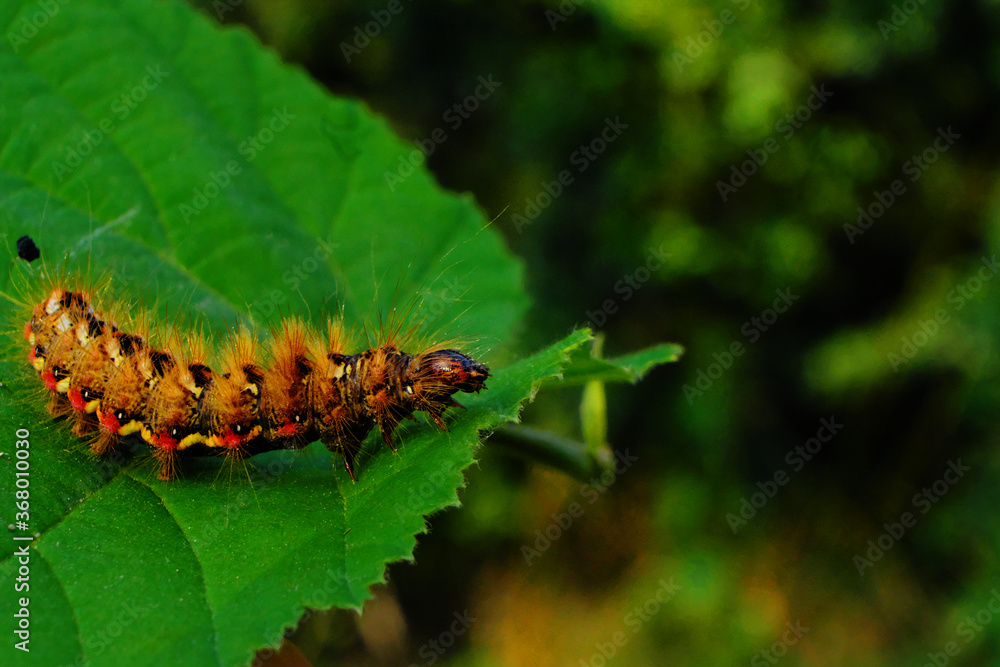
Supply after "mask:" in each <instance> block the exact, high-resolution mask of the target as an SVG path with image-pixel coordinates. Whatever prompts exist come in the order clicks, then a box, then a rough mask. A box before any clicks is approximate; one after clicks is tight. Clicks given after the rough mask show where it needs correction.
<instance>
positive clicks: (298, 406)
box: [24, 239, 490, 480]
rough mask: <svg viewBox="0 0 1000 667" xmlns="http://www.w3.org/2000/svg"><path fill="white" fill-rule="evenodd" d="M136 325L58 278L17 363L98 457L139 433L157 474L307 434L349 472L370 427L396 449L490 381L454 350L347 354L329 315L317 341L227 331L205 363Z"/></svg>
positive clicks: (392, 348) (392, 339) (191, 346)
mask: <svg viewBox="0 0 1000 667" xmlns="http://www.w3.org/2000/svg"><path fill="white" fill-rule="evenodd" d="M29 240H30V239H29ZM136 321H137V320H136V319H134V318H133V319H132V320H129V323H127V324H123V325H122V326H121V327H119V325H118V324H117V323H116V320H115V318H114V317H113V316H112V314H111V313H110V312H107V311H105V310H102V309H101V308H100V307H99V304H96V303H95V299H94V298H93V295H92V294H91V292H89V291H88V290H86V289H76V288H72V289H69V288H65V287H59V286H57V287H55V288H53V289H52V290H51V292H50V293H49V294H48V295H47V296H46V297H45V299H44V300H43V301H41V303H38V304H36V305H35V306H34V308H33V310H32V313H31V316H30V319H29V321H28V322H27V323H26V325H25V329H24V336H25V339H26V340H27V342H28V345H29V349H28V351H27V358H28V362H29V363H30V364H31V366H32V367H33V368H34V369H35V371H37V372H38V374H39V377H40V378H41V380H42V383H43V384H44V386H45V388H46V389H47V390H48V392H49V395H50V400H49V405H48V408H49V411H50V412H51V413H52V414H53V415H55V416H64V417H66V418H67V419H68V420H69V421H71V422H72V425H73V432H74V433H75V434H77V435H80V436H85V435H96V437H95V438H94V440H93V442H92V444H91V450H92V451H93V452H94V453H96V454H106V453H108V452H109V451H111V450H113V449H115V448H117V447H119V446H120V445H122V444H124V443H126V442H128V441H136V440H141V441H143V442H145V443H146V445H148V447H149V448H150V450H151V452H152V454H153V456H154V457H155V458H156V460H157V461H158V463H159V466H160V470H159V476H160V479H163V480H170V479H173V478H174V477H175V476H176V466H177V462H178V458H179V457H181V456H188V455H191V456H196V455H209V454H217V453H224V454H227V455H230V456H239V457H242V456H248V455H253V454H257V453H260V452H264V451H271V450H276V449H301V448H303V447H305V445H307V444H308V443H310V442H312V441H314V440H317V439H318V440H321V441H322V442H323V443H324V444H325V445H326V446H327V448H328V449H329V450H330V451H332V452H334V453H337V454H340V455H341V456H342V458H343V462H344V467H345V468H346V470H347V472H348V474H349V475H350V476H351V479H355V456H356V454H357V452H358V451H359V450H360V448H361V444H362V442H363V441H364V439H365V438H366V437H367V436H368V434H369V433H370V432H371V431H372V429H373V428H374V427H376V426H378V428H379V430H380V432H381V435H382V440H383V442H385V444H386V445H387V446H388V447H389V448H390V449H392V450H393V451H395V446H394V444H393V431H394V430H395V429H396V427H397V426H398V425H399V424H400V422H402V421H403V420H405V419H411V420H412V419H414V417H413V414H414V413H415V412H426V413H427V414H428V415H429V416H430V418H431V420H432V421H433V422H434V423H435V424H436V425H437V426H438V427H439V428H441V429H442V430H447V428H446V426H445V423H444V420H443V419H442V416H443V414H444V412H445V410H447V409H448V408H452V407H458V408H461V407H463V406H462V405H461V404H460V403H458V402H457V401H455V400H454V398H453V395H454V394H456V393H458V392H465V393H473V392H475V393H478V392H479V391H480V390H481V389H484V388H485V387H486V385H485V383H486V379H487V378H488V377H489V376H490V372H489V369H488V368H487V367H486V366H485V365H484V364H482V363H480V362H478V361H476V360H475V359H473V358H472V357H470V356H468V355H466V354H464V353H462V352H460V351H459V350H457V349H453V348H447V347H443V346H432V347H430V348H427V349H425V350H423V351H421V352H416V353H409V352H405V351H403V350H402V349H400V346H399V345H400V343H399V340H398V336H397V335H390V336H389V339H388V340H386V341H385V342H384V343H382V344H380V345H377V346H375V347H371V348H370V349H366V350H362V351H361V352H356V353H353V354H351V353H349V350H348V343H347V340H346V336H345V334H344V331H343V328H342V327H341V326H340V325H339V324H338V323H331V324H330V325H328V327H327V332H326V335H325V336H324V337H323V338H322V339H321V337H320V336H319V335H318V334H317V333H316V332H314V331H313V330H311V329H310V328H309V327H307V326H306V325H305V324H304V323H303V322H301V321H299V320H296V319H287V320H284V321H283V322H282V323H281V328H280V330H279V331H275V332H274V335H273V338H272V340H271V342H270V344H269V346H268V349H267V350H266V351H265V352H263V353H262V352H261V351H260V350H259V346H258V343H257V341H255V340H254V338H253V337H252V336H251V335H250V333H249V332H247V331H245V330H244V331H241V332H239V333H237V334H236V335H235V336H234V337H233V339H232V340H230V341H229V342H228V343H226V345H225V346H224V349H225V351H224V353H223V354H222V357H221V360H220V363H218V364H217V365H215V366H214V367H213V366H212V365H210V364H209V363H208V361H209V359H208V354H207V352H206V350H205V347H204V344H203V343H202V342H201V341H200V340H199V339H197V338H195V339H192V340H185V341H184V344H176V343H174V344H170V345H167V346H164V348H163V349H159V348H158V347H157V346H154V345H153V344H152V343H151V338H150V335H149V332H148V328H147V327H146V326H145V325H142V324H136ZM138 321H142V318H139V320H138ZM129 329H132V330H131V331H129Z"/></svg>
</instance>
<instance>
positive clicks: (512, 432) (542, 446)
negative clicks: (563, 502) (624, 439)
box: [489, 424, 614, 481]
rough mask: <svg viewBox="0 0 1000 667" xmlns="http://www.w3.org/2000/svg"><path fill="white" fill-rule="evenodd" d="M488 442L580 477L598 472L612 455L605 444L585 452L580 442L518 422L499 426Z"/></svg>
mask: <svg viewBox="0 0 1000 667" xmlns="http://www.w3.org/2000/svg"><path fill="white" fill-rule="evenodd" d="M489 442H490V444H497V445H500V446H503V447H507V448H508V449H511V450H514V451H516V452H518V453H520V454H523V455H524V456H526V457H528V458H530V459H534V460H536V461H539V462H541V463H545V464H546V465H550V466H552V467H553V468H556V469H557V470H562V471H563V472H565V473H567V474H569V475H572V476H573V477H575V478H576V479H579V480H581V481H586V480H588V479H590V478H591V477H593V476H594V475H595V474H597V473H599V472H601V471H602V470H604V469H605V468H607V467H608V466H609V465H610V464H611V463H612V462H613V459H614V454H613V453H612V451H611V449H610V448H609V447H607V446H606V445H605V446H604V447H602V448H600V449H597V450H595V451H593V452H588V451H587V447H586V446H585V445H584V444H583V443H581V442H576V441H575V440H570V439H569V438H564V437H562V436H561V435H557V434H555V433H552V432H550V431H541V430H539V429H535V428H531V427H529V426H521V425H519V424H506V425H505V426H502V427H500V428H498V429H497V430H496V431H495V432H494V433H493V436H492V437H491V438H490V440H489Z"/></svg>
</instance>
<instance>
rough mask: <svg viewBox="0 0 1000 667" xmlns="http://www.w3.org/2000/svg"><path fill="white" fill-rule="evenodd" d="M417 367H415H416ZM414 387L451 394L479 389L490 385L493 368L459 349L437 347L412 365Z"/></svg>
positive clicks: (419, 357) (418, 358)
mask: <svg viewBox="0 0 1000 667" xmlns="http://www.w3.org/2000/svg"><path fill="white" fill-rule="evenodd" d="M414 367H415V368H414ZM411 371H412V373H411V375H412V378H413V385H414V388H415V389H416V387H418V386H419V387H420V388H422V389H428V390H430V391H432V392H433V393H436V394H444V395H446V396H450V395H451V394H454V393H455V392H458V391H462V392H465V393H472V392H478V391H479V390H480V389H484V388H485V387H486V378H488V377H489V376H490V369H489V368H487V367H486V364H482V363H479V362H478V361H476V360H475V359H473V358H472V357H470V356H468V355H465V354H463V353H461V352H459V351H458V350H452V349H447V350H435V351H433V352H428V353H427V354H423V355H420V356H418V357H417V358H416V359H414V360H413V363H412V364H411Z"/></svg>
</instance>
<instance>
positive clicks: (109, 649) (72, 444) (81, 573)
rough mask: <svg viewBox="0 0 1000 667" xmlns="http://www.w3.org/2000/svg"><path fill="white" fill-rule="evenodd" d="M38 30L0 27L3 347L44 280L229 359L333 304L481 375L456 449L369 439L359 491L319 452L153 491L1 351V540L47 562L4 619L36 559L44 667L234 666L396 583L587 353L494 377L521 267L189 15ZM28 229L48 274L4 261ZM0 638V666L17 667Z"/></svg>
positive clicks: (36, 644) (37, 652)
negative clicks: (443, 348) (218, 345)
mask: <svg viewBox="0 0 1000 667" xmlns="http://www.w3.org/2000/svg"><path fill="white" fill-rule="evenodd" d="M52 7H53V11H52V13H51V14H46V17H45V20H44V22H43V21H41V20H40V19H38V17H37V12H39V11H40V9H39V8H40V5H39V4H37V3H34V2H25V3H13V2H5V3H2V4H0V26H3V27H4V34H5V35H7V36H8V37H9V36H10V35H14V36H16V37H18V39H10V38H8V39H5V40H3V41H0V228H2V230H3V235H4V239H5V245H6V247H7V248H8V252H7V253H3V256H2V257H0V267H2V273H0V280H2V281H3V291H4V293H5V294H6V295H7V296H9V297H11V298H12V299H13V300H16V301H20V302H22V304H23V306H22V307H15V306H12V305H11V303H10V301H9V300H7V299H3V298H0V323H2V325H3V328H4V330H5V331H8V332H10V333H11V334H12V335H13V336H14V338H17V337H18V336H19V332H20V331H21V328H22V327H23V323H24V321H25V318H26V316H27V310H26V308H27V307H30V305H31V304H32V303H35V302H37V301H38V300H39V299H40V298H41V295H42V294H43V292H44V289H45V285H46V284H47V279H46V278H45V276H43V275H39V272H41V273H43V274H47V275H49V276H51V275H58V276H63V280H64V281H67V282H69V281H73V280H74V279H75V278H74V277H73V276H78V277H79V276H82V277H81V279H82V280H85V281H87V280H89V281H97V280H101V279H108V280H110V281H111V283H112V284H113V285H115V286H116V288H115V289H116V290H118V291H121V290H122V289H124V290H125V291H126V292H127V293H128V295H129V296H130V297H132V298H134V299H136V300H137V301H138V302H139V303H140V304H141V305H144V306H146V307H148V308H150V309H152V310H153V311H154V312H155V313H157V316H158V317H159V318H162V319H164V320H166V321H171V322H177V323H179V324H181V325H190V324H191V323H192V322H193V321H195V319H196V317H197V318H198V321H200V322H204V323H205V324H206V326H207V327H208V330H209V332H211V333H212V334H213V335H214V336H215V337H217V338H218V337H222V336H224V335H225V334H226V331H227V330H228V329H229V328H231V327H233V326H235V325H236V324H237V323H238V322H240V321H244V320H252V322H253V323H255V324H256V325H257V328H258V330H259V331H261V332H262V333H261V337H266V331H267V325H273V324H274V323H275V322H277V321H278V320H279V319H280V318H281V317H282V316H286V315H297V316H301V317H305V318H306V319H308V320H310V321H311V322H313V323H314V324H315V325H317V326H320V325H321V324H322V322H323V320H324V319H325V318H326V317H327V316H328V315H331V314H332V315H339V314H340V312H341V308H342V309H343V316H344V318H345V320H346V322H347V323H348V324H349V325H351V326H352V327H354V329H355V330H356V331H357V332H358V333H359V334H360V333H362V330H366V331H371V330H372V329H377V328H378V326H379V325H378V321H379V320H378V316H379V314H380V313H381V314H382V315H383V316H384V317H389V318H395V319H397V320H402V321H407V322H420V323H421V324H422V330H424V331H429V332H431V333H432V334H433V333H437V334H439V335H448V336H456V337H459V338H460V339H461V340H462V341H464V342H462V348H463V349H464V350H466V351H468V352H471V353H473V354H474V355H475V356H477V358H480V359H482V360H483V361H485V362H486V363H489V364H490V365H491V367H492V368H493V371H494V377H492V378H490V380H489V382H488V387H489V389H488V391H485V392H483V393H482V394H481V395H478V396H472V397H465V398H462V399H461V400H462V401H463V403H464V404H465V405H467V407H468V410H466V411H454V412H453V413H450V414H449V415H448V423H449V431H448V432H447V433H442V432H440V431H438V430H437V429H436V428H435V427H433V426H432V425H429V424H427V423H424V422H421V423H419V424H411V425H409V426H407V427H405V428H402V429H400V431H399V435H400V440H401V442H402V446H401V447H400V449H399V453H398V454H393V453H392V452H390V451H389V450H388V449H387V448H385V447H384V446H382V445H379V444H376V443H375V441H374V439H371V440H370V441H369V444H368V445H367V446H366V448H365V450H364V451H363V452H362V453H361V454H360V456H359V459H358V462H359V467H360V475H359V479H358V481H357V483H353V482H351V481H350V480H349V479H348V478H347V477H346V474H345V473H344V472H343V471H342V470H340V469H339V468H338V469H336V470H333V465H334V462H333V461H332V459H331V456H330V454H329V453H328V452H327V451H326V450H325V449H324V448H323V447H322V446H321V445H319V444H318V443H317V444H314V445H312V446H310V447H309V448H307V450H306V451H305V452H301V453H297V454H292V453H289V452H272V453H269V454H265V455H261V456H258V457H255V458H254V459H253V461H252V463H253V466H252V467H251V469H250V470H249V471H245V470H244V469H243V468H242V467H237V468H236V469H232V468H228V467H227V466H226V465H225V464H224V463H223V462H221V461H220V460H217V459H210V460H199V461H196V462H192V463H191V464H190V465H189V466H187V467H186V469H185V472H184V476H183V478H182V479H180V480H177V481H174V482H171V483H164V482H160V481H158V480H157V479H156V473H155V470H153V467H152V466H151V465H149V461H150V459H149V457H137V458H136V459H134V460H132V461H126V462H123V464H122V465H119V464H118V463H115V462H106V461H95V460H93V459H92V458H91V457H89V455H88V454H87V447H86V443H85V442H84V441H83V440H81V439H79V438H76V437H74V436H72V435H71V434H70V433H69V430H68V428H67V427H66V426H65V424H61V423H56V422H53V421H52V420H51V419H50V418H49V416H48V415H47V413H46V412H45V410H44V409H43V403H44V397H43V394H44V392H43V391H42V390H41V389H40V386H39V382H38V380H37V378H35V377H32V376H31V374H30V373H29V370H30V369H28V367H27V364H26V357H25V355H26V350H25V349H24V348H23V340H15V341H14V342H13V343H12V345H11V346H10V349H9V350H8V351H7V352H5V354H4V356H3V359H2V360H0V380H2V381H3V383H4V386H3V387H2V388H0V424H2V426H3V428H2V431H0V438H2V440H0V454H2V455H0V499H2V501H0V522H2V523H0V525H11V524H13V523H14V522H15V516H14V512H15V507H14V502H15V500H14V498H15V495H14V494H15V491H16V487H15V485H16V479H17V478H16V476H15V473H16V472H17V469H16V465H17V464H16V459H15V458H14V454H15V448H14V440H15V431H16V429H20V428H24V429H27V430H28V431H29V432H30V437H29V438H28V440H29V442H30V445H31V446H30V449H29V450H27V451H30V458H29V459H28V465H29V470H28V472H29V476H28V477H27V478H26V479H28V480H29V482H30V486H29V489H28V490H29V493H30V518H29V520H28V524H29V531H28V532H27V533H25V531H21V530H18V529H16V528H15V529H13V530H11V531H10V532H11V534H12V536H13V535H18V536H23V535H26V534H27V535H32V536H34V537H35V539H34V540H33V541H31V542H17V541H13V540H9V539H8V540H5V541H4V542H3V546H2V547H0V587H2V589H3V590H4V591H5V593H4V594H3V595H0V613H2V614H4V615H5V617H6V618H8V619H12V618H14V617H13V614H14V613H15V611H16V610H17V608H18V600H17V595H16V594H15V593H14V590H15V588H14V587H15V584H16V583H17V582H16V579H17V577H18V576H19V574H18V568H19V567H20V563H19V562H18V558H19V557H20V556H17V555H15V552H16V550H17V549H19V548H20V547H21V546H23V545H25V544H30V548H29V556H28V560H29V568H30V575H29V580H28V581H27V583H28V584H29V586H30V589H28V590H27V591H26V592H24V595H25V596H26V597H27V598H29V599H30V604H29V606H28V609H29V612H30V614H31V615H30V623H31V625H30V629H31V644H30V647H31V658H33V659H34V660H35V661H37V662H38V663H39V664H83V662H84V661H88V664H92V665H105V664H106V665H120V664H170V665H173V664H219V665H232V664H242V663H246V662H247V661H248V660H249V659H250V658H251V656H252V655H253V651H254V650H256V649H258V648H260V647H263V646H265V645H272V646H273V645H277V644H278V643H279V641H280V639H281V631H282V630H283V629H284V628H286V627H290V626H293V625H294V624H295V623H296V622H297V621H298V619H299V618H300V617H301V616H302V613H303V609H304V608H305V607H314V608H328V607H331V606H340V607H354V608H357V607H360V606H361V604H362V603H363V601H364V600H365V599H366V598H367V597H368V595H369V593H368V589H369V586H370V585H372V584H373V583H376V582H379V581H381V580H382V578H383V573H384V568H385V565H386V563H388V562H392V561H396V560H399V559H405V558H411V557H412V554H413V548H414V545H415V535H416V534H418V533H420V532H422V531H423V530H424V529H425V524H424V516H425V515H426V514H429V513H432V512H435V511H438V510H440V509H442V508H445V507H448V506H452V505H456V504H458V496H457V493H456V491H457V489H458V488H460V487H461V486H462V485H463V477H462V470H463V469H464V468H465V467H467V466H468V465H469V464H470V463H471V462H472V460H473V453H474V449H475V447H476V445H477V443H478V433H479V431H480V430H481V429H491V428H494V427H496V426H497V425H499V424H502V423H504V422H506V421H509V420H512V419H516V417H517V415H518V412H519V406H520V404H521V402H523V401H524V400H525V399H527V398H529V397H530V396H531V395H532V394H533V393H534V392H535V391H536V390H537V388H538V386H539V384H540V383H541V382H542V381H543V380H545V379H546V378H549V377H553V376H555V375H558V373H559V372H560V371H561V368H562V364H563V363H564V362H565V357H566V354H568V353H569V352H570V351H571V350H572V349H574V348H575V347H576V346H578V345H581V344H582V343H583V342H585V341H586V340H587V339H588V334H587V333H586V332H577V333H574V334H572V335H571V336H569V337H568V338H567V339H566V340H564V341H562V342H561V343H558V344H556V345H554V346H553V347H551V348H549V349H548V350H546V351H544V352H543V353H540V354H539V355H536V356H535V357H532V358H531V359H528V360H525V361H521V362H518V363H516V364H514V365H510V366H506V367H500V368H498V366H499V365H500V364H499V362H500V361H501V360H503V359H504V358H505V357H506V356H509V354H508V353H505V352H504V351H503V345H504V343H506V342H507V341H508V340H509V339H510V336H511V333H512V332H513V331H514V330H515V328H516V327H517V326H518V324H519V322H520V320H521V317H522V315H523V313H524V311H525V309H526V308H527V304H528V299H527V297H526V295H525V293H524V289H523V267H522V265H521V262H520V261H519V260H517V259H516V258H514V257H513V256H511V255H510V253H509V252H508V251H507V250H506V248H505V246H504V243H503V241H502V240H501V238H500V237H499V236H498V235H497V234H495V233H494V232H493V231H492V230H491V229H489V228H487V227H486V223H485V219H484V217H483V216H482V215H481V214H480V212H479V211H478V210H477V209H476V208H475V206H474V204H473V203H472V202H471V200H469V199H468V198H464V197H458V196H455V195H452V194H448V193H445V192H443V191H442V190H441V189H440V188H439V187H438V186H437V185H436V184H435V183H434V182H433V181H432V179H431V178H430V177H429V176H428V174H427V173H426V171H425V170H424V169H423V168H417V169H415V170H413V172H412V174H409V172H402V171H399V172H398V171H397V170H398V168H399V165H400V164H401V162H400V161H401V160H405V159H407V158H408V157H409V156H410V154H411V153H412V151H413V147H412V146H411V145H407V144H405V143H404V142H402V141H400V140H399V139H397V138H396V137H394V136H393V135H392V133H391V132H390V131H389V130H388V128H387V126H386V124H385V122H384V121H382V120H380V119H378V118H377V117H375V116H374V115H373V114H372V113H370V112H369V111H368V110H366V109H365V108H364V107H363V106H362V105H361V104H360V103H358V102H355V101H350V100H344V99H338V98H335V97H332V96H330V95H329V94H328V93H326V92H325V91H323V90H322V89H321V88H320V87H319V86H317V85H316V84H315V83H313V82H312V81H310V80H309V79H308V78H307V77H306V76H305V75H304V74H302V73H301V72H300V71H297V70H295V69H293V68H290V67H288V66H286V65H283V64H281V63H280V62H278V61H277V59H276V58H275V57H274V56H273V55H272V54H270V53H268V52H266V51H265V50H264V49H262V48H261V47H260V46H259V45H258V44H257V43H256V42H255V41H254V40H253V38H252V37H250V36H249V34H248V33H246V32H245V31H242V30H221V29H219V28H218V27H217V26H215V25H214V24H212V23H211V22H210V21H209V20H207V19H206V18H205V17H203V16H200V15H198V14H197V13H195V12H193V11H192V10H191V9H190V8H188V7H187V6H186V5H183V4H181V3H179V2H161V1H159V0H157V1H155V2H153V1H147V2H132V1H129V2H125V1H124V0H122V1H121V2H117V3H114V2H107V1H103V2H99V1H97V0H74V2H72V3H66V4H63V3H52ZM36 24H39V25H36ZM30 25H34V26H35V29H34V30H33V31H29V30H28V29H27V28H26V27H25V26H30ZM29 32H30V34H29ZM22 36H24V37H23V38H22ZM109 46H110V48H109ZM400 173H407V174H409V175H407V176H406V177H405V178H403V177H398V178H395V177H394V176H398V174H400ZM387 175H388V176H387ZM22 234H30V235H31V236H32V237H34V239H35V240H36V242H37V243H38V244H39V246H40V247H41V249H42V253H43V258H44V259H45V260H46V262H47V265H46V268H44V269H41V270H39V269H37V268H36V269H35V270H34V271H31V272H28V271H25V270H24V267H23V266H21V265H22V264H23V262H20V260H16V259H14V252H15V251H14V249H13V248H14V241H15V240H16V239H17V238H18V237H19V236H21V235H22ZM36 266H37V263H36ZM88 272H89V277H87V276H85V275H83V274H86V273H88ZM24 282H27V287H23V286H22V284H23V283H24ZM125 307H126V306H124V305H122V304H120V303H119V304H117V305H116V308H117V309H118V311H121V310H123V309H124V308H125ZM393 309H396V311H395V312H396V313H397V314H396V315H393V312H394V310H393ZM401 311H406V312H407V315H405V316H404V315H403V314H402V312H401ZM248 315H249V317H248ZM358 345H359V346H361V345H364V341H363V340H360V341H359V342H358ZM248 478H249V479H248ZM250 480H252V483H251V481H250ZM11 639H12V635H8V637H7V639H6V640H5V641H4V642H3V644H2V646H3V648H2V649H0V664H15V663H14V660H16V659H17V658H24V657H25V656H24V655H22V654H21V652H20V651H17V650H16V649H15V648H14V647H13V641H11Z"/></svg>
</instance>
